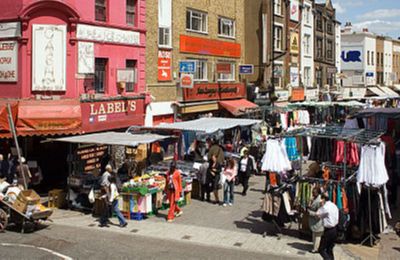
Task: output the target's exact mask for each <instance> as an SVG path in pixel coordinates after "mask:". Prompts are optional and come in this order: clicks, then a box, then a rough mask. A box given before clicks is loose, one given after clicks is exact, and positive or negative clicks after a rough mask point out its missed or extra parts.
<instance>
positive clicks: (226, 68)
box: [216, 63, 232, 74]
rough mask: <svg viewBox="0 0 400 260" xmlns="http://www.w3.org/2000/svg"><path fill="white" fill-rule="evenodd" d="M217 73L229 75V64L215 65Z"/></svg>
mask: <svg viewBox="0 0 400 260" xmlns="http://www.w3.org/2000/svg"><path fill="white" fill-rule="evenodd" d="M216 67H217V73H223V74H231V73H232V66H231V64H230V63H217V65H216Z"/></svg>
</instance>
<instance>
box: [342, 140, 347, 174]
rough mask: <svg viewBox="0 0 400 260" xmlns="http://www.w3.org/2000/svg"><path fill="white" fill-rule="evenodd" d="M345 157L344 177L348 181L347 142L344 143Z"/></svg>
mask: <svg viewBox="0 0 400 260" xmlns="http://www.w3.org/2000/svg"><path fill="white" fill-rule="evenodd" d="M343 152H344V156H343V164H344V165H343V175H344V179H346V177H347V176H346V172H347V143H346V141H344V149H343Z"/></svg>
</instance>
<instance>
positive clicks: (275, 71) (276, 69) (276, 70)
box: [274, 65, 283, 77]
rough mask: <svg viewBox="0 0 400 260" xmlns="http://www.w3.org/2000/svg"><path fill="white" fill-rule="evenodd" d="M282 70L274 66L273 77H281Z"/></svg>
mask: <svg viewBox="0 0 400 260" xmlns="http://www.w3.org/2000/svg"><path fill="white" fill-rule="evenodd" d="M282 74H283V70H282V66H281V65H275V66H274V76H275V77H282Z"/></svg>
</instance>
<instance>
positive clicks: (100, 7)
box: [94, 0, 107, 22]
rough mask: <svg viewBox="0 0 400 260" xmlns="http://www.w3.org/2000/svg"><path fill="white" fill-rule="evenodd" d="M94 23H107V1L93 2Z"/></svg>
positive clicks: (96, 0) (98, 0) (97, 0)
mask: <svg viewBox="0 0 400 260" xmlns="http://www.w3.org/2000/svg"><path fill="white" fill-rule="evenodd" d="M94 17H95V20H96V21H101V22H105V21H107V0H95V14H94Z"/></svg>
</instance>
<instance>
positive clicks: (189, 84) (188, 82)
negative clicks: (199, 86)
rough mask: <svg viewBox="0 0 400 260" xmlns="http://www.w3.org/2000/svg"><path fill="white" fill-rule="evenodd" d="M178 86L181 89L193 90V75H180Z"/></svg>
mask: <svg viewBox="0 0 400 260" xmlns="http://www.w3.org/2000/svg"><path fill="white" fill-rule="evenodd" d="M180 86H181V88H193V74H188V73H182V74H181V80H180Z"/></svg>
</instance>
